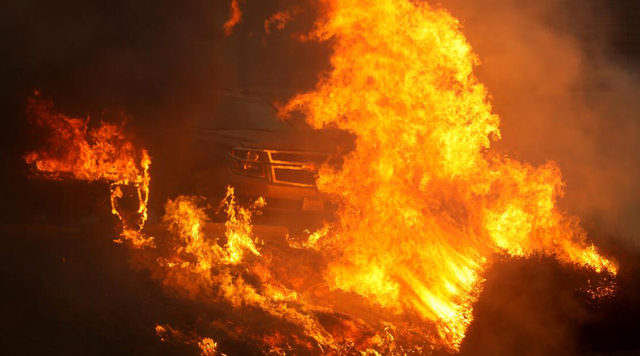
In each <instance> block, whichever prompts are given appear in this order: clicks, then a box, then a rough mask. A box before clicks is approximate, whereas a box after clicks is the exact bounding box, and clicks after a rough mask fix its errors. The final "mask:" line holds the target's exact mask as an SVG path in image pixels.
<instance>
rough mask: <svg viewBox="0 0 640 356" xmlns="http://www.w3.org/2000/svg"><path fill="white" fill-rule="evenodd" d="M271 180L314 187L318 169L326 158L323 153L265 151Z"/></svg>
mask: <svg viewBox="0 0 640 356" xmlns="http://www.w3.org/2000/svg"><path fill="white" fill-rule="evenodd" d="M266 153H267V155H268V157H269V167H270V171H271V179H272V180H273V181H274V182H275V183H282V184H289V185H295V186H302V187H314V186H315V185H316V176H317V174H318V169H319V168H320V166H321V165H322V163H324V162H325V161H326V160H327V159H328V158H329V155H328V154H324V153H308V152H287V151H274V150H266Z"/></svg>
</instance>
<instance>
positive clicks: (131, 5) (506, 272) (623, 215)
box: [0, 0, 640, 355]
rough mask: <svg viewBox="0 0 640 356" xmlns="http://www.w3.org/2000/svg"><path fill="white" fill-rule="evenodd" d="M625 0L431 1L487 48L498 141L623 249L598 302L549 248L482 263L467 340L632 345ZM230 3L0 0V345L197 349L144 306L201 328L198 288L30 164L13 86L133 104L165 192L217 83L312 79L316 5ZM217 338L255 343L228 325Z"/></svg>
mask: <svg viewBox="0 0 640 356" xmlns="http://www.w3.org/2000/svg"><path fill="white" fill-rule="evenodd" d="M621 3H622V1H620V0H618V1H614V2H611V1H609V2H605V1H599V0H592V1H575V0H574V1H570V0H543V1H537V2H531V1H524V0H488V1H482V2H473V1H471V2H470V1H461V0H444V1H442V5H441V6H442V7H444V8H447V9H449V10H450V11H451V13H452V14H453V15H454V16H456V17H459V18H460V19H461V20H462V21H461V22H462V25H463V28H464V32H465V34H466V35H467V37H468V38H469V41H470V42H471V44H472V46H473V47H474V49H475V51H476V53H478V55H479V58H480V60H481V62H482V64H481V66H479V67H478V71H477V75H478V77H479V78H480V80H481V81H482V82H483V83H485V84H486V85H487V87H488V89H489V91H490V93H491V94H492V97H493V103H494V107H495V111H496V112H497V113H498V114H499V115H500V116H501V118H502V125H501V128H502V136H503V139H502V140H501V141H499V142H497V143H496V144H495V147H497V149H499V150H500V151H501V152H503V153H505V154H507V155H509V156H512V157H516V158H519V159H522V160H525V161H529V162H531V163H533V164H540V163H543V162H545V161H547V160H554V161H556V162H557V163H558V164H559V166H560V168H561V169H562V172H563V174H564V177H565V180H566V181H567V187H566V196H565V198H564V199H563V200H562V201H561V202H560V204H561V206H562V207H563V209H565V210H566V211H567V213H568V214H571V215H578V216H580V217H581V219H582V221H583V225H584V226H585V227H587V229H588V230H590V232H591V234H590V236H591V238H592V239H593V240H594V241H595V242H596V243H597V244H598V245H599V247H601V248H602V249H603V250H604V251H605V252H607V253H609V254H610V255H611V256H613V257H614V258H616V259H617V260H618V261H619V263H620V266H621V269H620V275H619V277H618V291H617V294H616V296H614V297H612V298H610V299H606V300H603V301H598V302H594V301H592V300H590V299H589V298H588V296H587V295H586V293H585V292H584V291H583V288H584V287H585V286H587V285H588V282H587V281H588V280H590V279H593V278H595V277H594V276H592V275H590V274H589V273H588V272H585V271H573V270H569V269H567V268H565V267H562V266H560V265H558V264H557V263H556V262H554V261H552V260H551V259H545V258H542V259H531V260H517V261H506V260H505V261H500V262H498V263H496V264H495V265H494V266H493V267H492V269H490V270H489V271H488V272H487V275H486V278H487V282H486V284H485V290H484V293H483V295H482V296H481V298H480V300H479V302H478V304H477V305H476V308H475V312H474V317H475V321H474V322H473V324H472V325H471V327H470V329H469V330H468V334H467V338H466V339H465V342H464V344H463V346H462V350H461V354H463V355H514V354H520V355H550V354H553V355H595V354H610V355H626V354H634V353H636V352H637V351H638V350H639V349H640V344H639V341H638V340H637V338H636V335H638V332H639V331H640V330H638V326H637V320H638V318H639V317H640V310H639V309H638V306H639V305H640V299H639V294H640V288H639V287H638V285H639V284H638V278H640V265H639V264H638V262H637V261H638V256H639V253H638V252H637V247H638V242H637V241H638V240H637V239H638V237H640V223H639V220H638V218H637V216H638V213H640V179H638V174H639V173H640V155H639V154H638V152H640V143H639V142H640V140H638V138H639V137H640V118H639V115H640V114H639V113H640V107H639V106H640V102H639V101H638V98H640V83H639V77H638V75H639V73H640V69H639V67H638V64H637V63H638V58H640V54H639V53H637V52H634V50H633V49H632V48H631V49H630V47H629V46H630V45H629V43H633V41H639V40H638V37H640V36H638V35H637V34H633V32H632V31H633V29H630V26H631V25H634V23H633V21H632V20H629V18H631V19H632V18H633V13H634V11H635V13H636V14H637V13H639V12H640V10H638V9H637V8H634V7H633V6H628V7H623V6H621V5H620V4H621ZM629 3H631V2H629ZM228 5H229V4H228V1H224V0H216V1H196V2H157V1H147V0H144V1H135V2H127V1H121V2H114V1H92V2H86V1H78V0H65V1H57V2H45V1H38V0H31V1H20V2H5V4H3V14H2V15H1V18H0V40H1V41H0V43H1V45H0V46H1V48H2V51H1V52H2V55H0V64H1V65H0V79H1V80H2V83H3V84H4V85H3V87H2V95H0V107H1V108H2V116H3V130H2V133H3V134H4V135H3V136H4V139H3V144H2V158H3V160H2V163H3V173H4V174H3V176H2V181H1V182H0V186H1V188H0V189H1V191H2V197H3V204H2V208H1V210H0V211H2V216H1V218H0V220H1V221H0V222H1V223H2V224H3V227H2V235H3V239H4V243H3V245H4V247H5V251H7V256H6V258H3V259H1V260H0V272H1V275H2V277H1V281H2V285H3V288H2V290H4V295H3V297H2V300H3V303H2V304H3V307H2V309H0V310H1V311H2V313H3V315H5V316H6V319H5V320H6V321H5V322H4V323H2V332H1V333H2V336H1V337H0V343H1V344H2V347H3V349H5V350H9V351H12V353H13V354H34V355H36V354H37V355H57V354H60V355H100V354H105V355H106V354H139V355H145V354H156V355H158V354H166V355H177V354H181V355H184V354H197V350H196V349H195V348H190V347H187V346H184V345H179V344H173V343H162V342H160V341H159V340H158V338H157V337H156V335H155V333H154V331H153V326H154V325H155V324H156V323H161V322H174V323H176V324H178V325H189V326H192V325H196V327H197V326H198V325H200V326H202V325H205V324H207V325H209V320H204V319H203V316H202V314H201V310H202V309H201V308H202V305H198V304H196V303H191V302H188V301H185V300H184V299H182V298H179V297H178V296H171V295H167V294H166V293H165V291H164V290H162V288H161V287H160V286H158V285H157V283H156V282H154V281H153V279H152V278H151V277H150V276H149V275H148V272H147V271H144V270H133V271H132V269H131V265H132V264H131V261H130V258H131V256H130V255H129V253H128V252H127V251H125V250H124V249H122V248H121V246H119V245H116V244H113V243H112V242H111V239H112V238H113V236H114V235H115V232H114V231H113V227H112V224H111V220H110V219H111V218H110V216H109V215H110V214H109V211H108V208H107V206H108V196H107V194H108V193H107V190H106V186H103V185H101V184H97V183H96V184H91V185H85V184H84V183H78V184H76V183H64V184H60V183H58V182H40V181H29V180H27V179H26V174H25V173H26V167H25V166H24V163H23V161H22V159H21V156H22V155H23V154H24V153H25V152H26V151H27V149H28V147H29V144H30V142H29V132H28V127H27V126H26V117H25V103H26V98H27V97H28V96H29V95H30V93H31V92H32V90H34V89H38V90H40V91H41V92H42V93H43V94H44V95H45V96H48V97H52V98H53V99H54V100H55V102H56V105H57V107H59V108H60V109H61V111H63V112H65V113H67V114H70V115H73V116H77V117H83V116H88V115H89V116H92V117H95V118H98V117H100V116H101V113H102V112H103V110H104V109H112V108H117V109H122V110H123V111H124V112H126V113H127V114H128V115H129V116H130V117H131V120H130V121H129V123H128V128H129V130H130V131H131V132H132V133H133V134H135V136H136V137H137V140H138V141H139V144H140V145H141V146H144V147H147V148H149V150H150V152H151V154H152V156H153V157H154V162H153V166H152V179H153V182H154V183H153V184H154V185H153V186H152V199H156V200H158V201H160V202H161V200H163V199H164V198H165V197H166V196H167V195H170V194H172V192H175V190H176V189H177V188H178V183H176V182H177V177H176V174H178V173H184V172H179V171H176V169H175V167H176V166H175V163H176V162H178V161H180V160H181V159H182V156H183V155H184V154H185V151H184V141H185V140H186V139H187V134H186V128H187V126H188V121H189V117H190V115H191V114H192V113H194V112H196V111H198V108H199V107H200V106H202V105H205V104H206V103H207V101H208V94H209V93H210V92H211V91H212V90H215V89H216V88H221V87H232V88H241V87H252V88H263V89H265V88H266V89H268V90H269V91H270V92H271V93H272V94H273V99H274V100H281V101H282V100H286V99H287V98H288V97H289V96H290V95H291V94H292V93H295V92H298V91H302V90H308V89H311V88H313V86H314V85H315V83H316V81H317V78H318V75H319V74H320V73H321V72H322V71H323V70H324V69H326V68H328V66H329V64H328V56H329V55H330V49H329V47H328V46H327V45H326V44H318V43H313V42H311V43H309V42H305V43H303V42H300V41H297V40H295V39H294V37H295V36H296V35H298V34H301V33H304V32H306V31H308V30H309V29H310V28H311V26H312V22H313V19H314V18H315V15H316V14H315V12H314V11H316V10H317V9H316V8H315V7H314V6H313V5H305V4H299V2H295V1H284V0H277V1H250V0H246V1H245V2H244V3H243V2H241V6H242V10H243V17H242V20H241V22H240V23H239V24H238V26H237V27H236V28H235V29H234V34H233V35H232V36H230V37H225V35H224V31H223V29H222V25H223V23H224V22H225V21H226V19H227V17H228V13H229V9H228ZM616 5H620V6H616ZM293 6H302V7H303V11H299V12H297V15H296V17H295V18H294V20H292V21H291V22H290V23H289V24H287V26H286V28H285V29H283V30H281V31H274V30H271V33H270V34H268V35H267V34H266V33H265V30H264V20H265V19H267V18H268V17H269V16H270V15H271V14H273V13H275V12H277V11H282V10H286V9H289V8H292V7H293ZM438 6H440V5H438ZM634 36H635V37H634ZM158 201H156V203H157V202H158ZM87 207H90V212H91V213H90V214H87ZM79 219H80V221H79ZM61 226H62V227H61ZM215 315H216V312H215V311H214V312H211V311H208V312H207V313H205V316H207V317H211V318H214V317H215ZM203 328H204V327H203ZM221 335H222V334H217V335H216V336H221ZM222 350H223V351H224V352H227V353H228V354H229V355H233V354H247V353H251V352H255V350H253V349H251V347H247V346H246V345H241V344H237V343H233V342H230V341H229V342H227V343H226V344H224V343H223V344H222ZM234 352H235V353H234Z"/></svg>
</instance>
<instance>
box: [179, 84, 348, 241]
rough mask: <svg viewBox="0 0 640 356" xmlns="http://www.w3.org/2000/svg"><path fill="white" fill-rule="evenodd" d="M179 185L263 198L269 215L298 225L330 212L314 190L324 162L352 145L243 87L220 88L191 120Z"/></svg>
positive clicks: (216, 194) (203, 192)
mask: <svg viewBox="0 0 640 356" xmlns="http://www.w3.org/2000/svg"><path fill="white" fill-rule="evenodd" d="M190 140H191V147H190V148H189V149H188V150H189V151H191V152H192V154H189V155H188V156H189V157H193V160H191V161H189V162H188V167H187V168H186V169H183V171H185V172H189V176H188V177H186V178H187V180H186V181H185V182H184V189H185V190H191V191H192V192H193V194H196V195H199V196H204V197H207V198H210V200H211V201H220V200H222V198H223V197H224V196H223V195H221V193H223V192H224V191H225V187H226V186H232V187H234V188H235V191H236V195H237V196H238V198H239V199H240V200H241V201H242V202H250V201H254V200H255V199H257V198H259V197H263V198H264V199H265V201H266V207H265V209H264V216H265V217H268V221H271V222H274V223H276V224H278V223H285V224H286V225H288V226H289V227H290V228H291V229H292V230H300V229H303V228H306V227H308V226H309V224H313V222H316V223H317V222H320V221H321V220H323V219H328V218H330V217H331V215H332V213H333V211H334V210H335V208H334V207H333V206H332V205H331V203H330V200H329V198H328V197H327V196H326V195H325V194H322V193H320V192H319V191H318V188H317V186H316V178H317V177H318V171H319V170H320V167H321V166H322V165H323V164H329V165H337V164H339V162H340V160H341V158H342V156H343V155H344V154H346V153H348V151H349V150H350V149H351V148H352V147H353V141H352V137H351V136H350V135H349V134H348V133H346V132H344V131H339V130H336V129H320V130H314V129H312V128H311V127H310V126H309V125H308V124H306V123H305V122H304V119H303V118H301V117H291V118H287V119H283V118H280V117H278V112H277V108H276V107H275V106H273V104H272V103H271V102H270V101H268V100H267V99H265V98H264V97H263V96H262V95H261V94H259V93H257V92H252V91H250V90H230V89H225V90H219V91H218V92H217V93H216V95H215V96H214V98H213V100H212V102H211V103H210V105H208V106H207V108H206V109H203V110H202V111H201V113H200V114H199V115H198V116H197V117H196V118H194V119H193V121H192V126H191V136H190Z"/></svg>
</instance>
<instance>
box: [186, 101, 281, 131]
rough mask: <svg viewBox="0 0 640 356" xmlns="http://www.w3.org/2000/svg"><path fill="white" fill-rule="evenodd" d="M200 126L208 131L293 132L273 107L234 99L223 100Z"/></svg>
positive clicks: (204, 118) (206, 116)
mask: <svg viewBox="0 0 640 356" xmlns="http://www.w3.org/2000/svg"><path fill="white" fill-rule="evenodd" d="M198 126H199V127H200V128H203V129H208V130H257V131H276V132H286V131H293V127H292V126H291V125H290V124H289V123H288V122H286V121H283V120H281V119H279V118H278V117H277V115H276V112H275V109H274V108H273V107H271V106H269V105H267V104H263V103H260V102H254V101H251V100H243V99H241V98H234V97H230V98H223V99H221V100H220V101H219V102H218V103H217V104H216V105H215V109H214V110H213V112H210V113H207V114H206V115H204V117H203V118H202V119H201V120H200V121H199V122H198Z"/></svg>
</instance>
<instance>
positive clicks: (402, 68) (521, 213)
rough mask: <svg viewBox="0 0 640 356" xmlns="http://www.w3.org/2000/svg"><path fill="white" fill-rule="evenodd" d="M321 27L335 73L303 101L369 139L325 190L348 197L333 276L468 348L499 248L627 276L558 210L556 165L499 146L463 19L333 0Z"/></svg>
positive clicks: (326, 178) (312, 117)
mask: <svg viewBox="0 0 640 356" xmlns="http://www.w3.org/2000/svg"><path fill="white" fill-rule="evenodd" d="M322 3H324V4H325V6H326V7H327V9H328V13H327V14H326V17H325V18H324V19H322V20H321V21H319V22H318V23H317V24H316V28H315V30H314V31H313V33H312V34H311V35H310V38H315V39H317V40H321V41H326V40H329V39H331V40H332V42H331V43H332V46H333V48H334V54H333V56H332V58H331V64H332V66H333V70H332V71H331V73H330V75H328V76H327V77H326V78H324V79H322V80H321V82H320V83H319V84H318V86H317V90H316V91H314V92H310V93H307V94H304V95H299V96H297V97H295V98H294V99H292V100H291V102H290V103H289V104H288V106H287V107H286V109H285V111H288V112H289V111H292V110H302V111H303V112H305V113H306V114H307V120H308V122H309V123H310V124H311V125H312V126H314V127H317V128H321V127H326V126H336V127H338V128H340V129H343V130H348V131H350V132H352V133H354V134H355V135H356V136H357V148H356V149H355V151H354V152H352V153H351V154H350V155H348V156H347V157H346V159H345V162H344V166H343V167H342V169H341V170H334V169H332V168H330V167H324V168H323V169H322V170H321V172H320V177H319V178H318V186H319V189H320V190H321V191H323V192H325V193H327V194H329V195H331V196H333V197H334V198H335V201H336V202H337V203H338V204H339V211H338V213H339V214H338V215H339V216H338V221H337V222H336V224H334V226H333V227H332V233H330V234H329V235H331V234H337V235H339V236H340V238H339V239H333V240H332V241H333V242H334V243H333V244H332V245H331V246H330V247H326V248H327V249H330V250H331V251H332V255H337V256H338V257H337V258H336V259H335V260H332V261H331V262H330V264H329V267H328V270H327V271H326V281H327V283H329V285H330V287H331V288H333V289H337V290H343V291H347V292H353V293H356V294H358V295H361V296H363V297H365V298H366V299H367V300H368V301H369V302H370V303H371V304H372V305H374V306H378V307H380V308H383V309H384V310H385V311H386V313H388V314H390V315H391V314H405V315H415V316H418V317H420V318H422V319H423V320H425V321H430V322H432V323H433V324H434V325H435V328H436V330H437V336H438V340H436V343H437V344H439V345H441V346H443V347H446V348H449V349H451V350H456V349H457V348H458V347H459V345H460V342H461V341H462V339H463V337H464V333H465V330H466V328H467V326H468V325H469V323H470V322H471V318H472V316H471V309H472V305H473V303H474V301H475V300H476V299H477V295H478V293H479V291H480V288H481V284H482V278H481V277H480V274H481V273H482V271H483V269H484V268H486V266H487V265H488V263H490V261H491V259H492V256H493V255H495V254H501V253H502V254H508V255H515V256H527V255H531V254H533V253H544V254H550V255H553V256H555V257H557V258H558V259H559V260H560V261H562V262H566V263H570V264H577V265H580V266H587V267H590V268H593V269H595V270H596V271H608V272H610V273H614V274H615V273H616V267H615V266H614V264H613V263H612V262H610V261H609V260H607V259H605V258H603V257H602V256H600V255H599V254H598V253H597V252H596V251H595V248H594V247H593V246H591V245H588V244H587V243H586V242H585V233H584V231H583V230H582V229H581V228H580V227H579V226H578V224H577V222H576V220H575V219H573V218H567V217H565V216H563V215H562V214H561V212H560V211H559V210H558V208H557V207H556V199H557V197H558V196H560V195H561V194H562V181H561V177H560V172H559V170H558V169H557V167H556V166H555V165H554V164H553V163H548V164H546V165H544V166H542V167H538V168H534V167H531V166H530V165H528V164H524V163H520V162H517V161H513V160H509V159H506V158H504V157H500V156H498V155H496V154H494V153H491V152H490V151H488V149H489V145H490V139H498V138H499V136H500V132H499V129H498V124H499V119H498V117H497V116H496V115H495V114H493V113H492V112H491V105H490V103H489V101H488V97H487V92H486V89H485V87H484V86H483V85H482V84H481V83H479V82H478V80H477V79H476V78H475V77H474V75H473V73H472V72H473V68H474V66H475V65H477V64H478V59H477V57H476V56H475V55H474V54H473V53H472V51H471V47H470V46H469V44H468V42H467V41H466V39H465V37H464V36H463V34H462V33H461V31H460V25H459V23H458V21H457V20H456V19H454V18H453V17H452V16H451V15H449V14H448V13H447V12H446V11H444V10H436V9H432V8H431V7H429V6H428V5H427V4H424V3H418V2H415V1H410V0H375V1H373V0H364V1H363V0H324V1H322Z"/></svg>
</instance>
